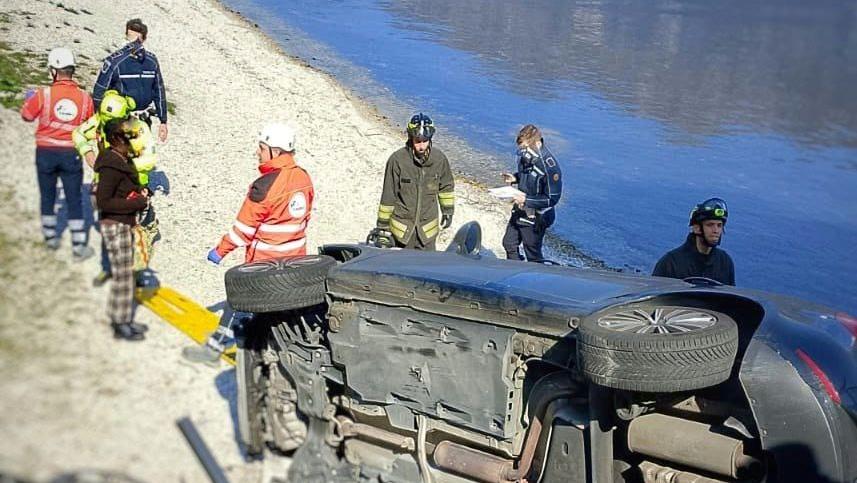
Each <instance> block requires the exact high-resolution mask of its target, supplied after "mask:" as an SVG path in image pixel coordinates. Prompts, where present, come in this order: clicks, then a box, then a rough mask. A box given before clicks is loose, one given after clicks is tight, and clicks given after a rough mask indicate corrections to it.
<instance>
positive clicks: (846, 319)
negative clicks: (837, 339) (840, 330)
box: [836, 312, 857, 337]
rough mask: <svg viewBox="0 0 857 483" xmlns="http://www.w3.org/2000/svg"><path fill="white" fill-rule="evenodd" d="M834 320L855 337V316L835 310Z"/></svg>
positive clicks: (856, 329)
mask: <svg viewBox="0 0 857 483" xmlns="http://www.w3.org/2000/svg"><path fill="white" fill-rule="evenodd" d="M836 320H838V321H839V322H840V323H841V324H842V325H844V326H845V328H846V329H848V332H851V334H852V335H853V336H854V337H857V317H854V316H853V315H851V314H847V313H845V312H836Z"/></svg>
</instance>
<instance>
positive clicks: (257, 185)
mask: <svg viewBox="0 0 857 483" xmlns="http://www.w3.org/2000/svg"><path fill="white" fill-rule="evenodd" d="M279 174H280V170H279V169H278V170H276V171H271V172H270V173H268V174H265V175H263V176H260V177H259V178H257V179H256V181H254V182H253V184H251V185H250V194H248V195H247V197H248V198H250V201H252V202H254V203H260V202H261V201H262V200H264V199H265V198H266V197H267V196H268V191H270V190H271V186H273V185H274V181H276V180H277V176H278V175H279Z"/></svg>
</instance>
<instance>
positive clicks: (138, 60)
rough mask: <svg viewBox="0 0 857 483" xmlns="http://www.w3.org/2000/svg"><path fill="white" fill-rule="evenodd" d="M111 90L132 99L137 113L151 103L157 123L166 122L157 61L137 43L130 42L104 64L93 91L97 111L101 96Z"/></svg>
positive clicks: (165, 100) (164, 97)
mask: <svg viewBox="0 0 857 483" xmlns="http://www.w3.org/2000/svg"><path fill="white" fill-rule="evenodd" d="M110 89H115V90H117V91H119V93H120V94H122V95H125V96H131V97H133V98H134V102H136V103H137V109H145V108H146V107H148V106H149V104H151V103H153V102H154V103H155V110H156V115H157V117H158V119H160V120H161V123H166V122H167V97H166V95H165V93H164V79H163V77H161V67H160V65H158V58H157V57H155V54H153V53H151V52H149V51H147V50H146V49H144V48H143V45H142V44H141V43H140V42H138V41H134V42H130V43H128V45H126V46H124V47H122V48H121V49H119V50H117V51H116V52H114V53H112V54H110V56H109V57H107V59H105V60H104V65H102V66H101V73H99V74H98V79H96V81H95V88H94V89H93V91H92V100H93V101H94V102H95V109H96V110H98V106H99V105H100V104H101V99H103V98H104V92H105V91H107V90H110Z"/></svg>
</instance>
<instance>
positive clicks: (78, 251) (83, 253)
mask: <svg viewBox="0 0 857 483" xmlns="http://www.w3.org/2000/svg"><path fill="white" fill-rule="evenodd" d="M93 255H95V250H93V249H92V247H90V246H87V245H78V246H74V247H72V248H71V259H72V260H74V261H75V262H82V261H84V260H86V259H87V258H89V257H91V256H93Z"/></svg>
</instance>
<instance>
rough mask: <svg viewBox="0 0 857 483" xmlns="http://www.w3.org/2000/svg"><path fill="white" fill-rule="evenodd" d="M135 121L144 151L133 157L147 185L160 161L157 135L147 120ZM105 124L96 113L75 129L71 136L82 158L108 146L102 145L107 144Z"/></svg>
mask: <svg viewBox="0 0 857 483" xmlns="http://www.w3.org/2000/svg"><path fill="white" fill-rule="evenodd" d="M133 122H134V126H135V127H136V128H137V129H139V131H140V134H139V136H140V139H141V142H142V143H143V152H142V153H141V154H140V155H139V156H137V157H135V158H133V161H134V167H135V168H136V169H137V178H138V180H139V181H140V184H141V185H143V186H146V185H148V184H149V173H150V172H151V171H152V170H153V169H155V166H156V165H157V162H158V155H157V148H156V147H155V136H154V135H153V134H152V129H151V128H150V127H149V125H148V124H146V123H145V122H143V121H141V120H139V119H134V120H133ZM105 124H106V122H105V121H104V120H102V119H101V116H100V115H99V114H97V113H96V114H94V115H92V116H91V117H90V118H89V119H87V120H86V121H85V122H84V123H83V124H81V125H80V126H78V127H77V128H75V129H74V131H73V132H72V134H71V137H72V140H73V141H74V148H75V149H76V150H77V152H78V154H80V157H81V158H83V157H84V156H85V155H86V153H88V152H90V151H92V152H94V153H95V154H96V155H98V154H99V152H100V151H101V150H102V149H101V148H102V147H105V148H106V146H102V145H104V144H106V142H105V141H104V125H105Z"/></svg>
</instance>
